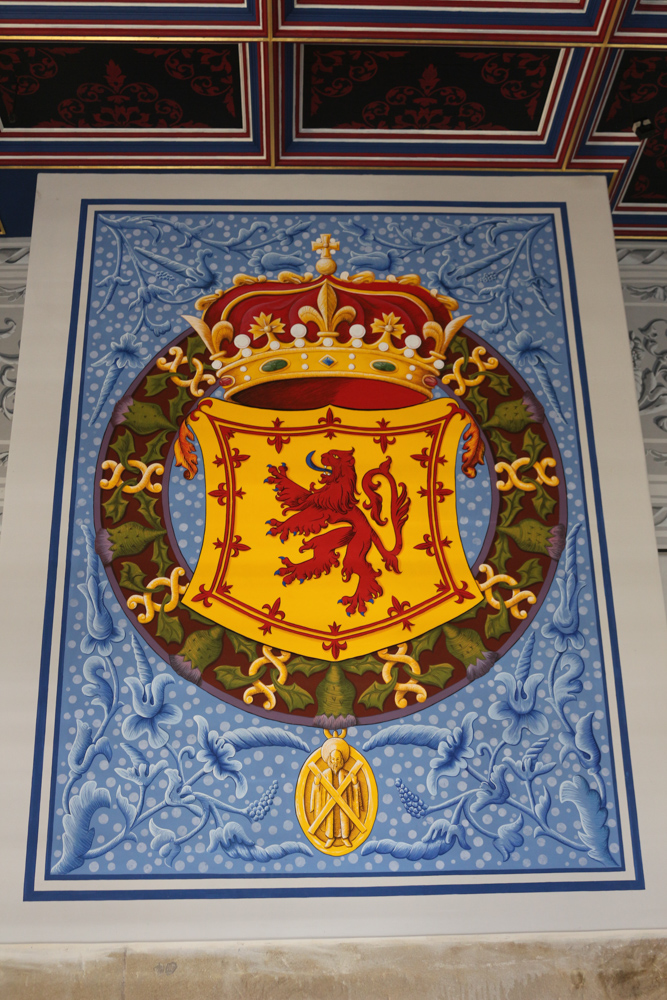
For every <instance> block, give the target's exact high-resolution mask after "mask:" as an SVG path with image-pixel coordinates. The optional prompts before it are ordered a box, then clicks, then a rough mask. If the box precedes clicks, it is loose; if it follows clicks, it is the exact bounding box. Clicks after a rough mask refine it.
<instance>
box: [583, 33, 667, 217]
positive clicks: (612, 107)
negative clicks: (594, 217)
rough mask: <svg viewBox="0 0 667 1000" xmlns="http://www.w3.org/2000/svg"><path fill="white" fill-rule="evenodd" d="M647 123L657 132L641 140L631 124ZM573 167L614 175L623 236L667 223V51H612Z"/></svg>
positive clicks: (613, 198)
mask: <svg viewBox="0 0 667 1000" xmlns="http://www.w3.org/2000/svg"><path fill="white" fill-rule="evenodd" d="M646 119H649V120H651V121H652V122H653V124H654V126H655V128H656V132H655V134H654V135H652V136H650V137H649V138H647V139H645V140H643V141H642V140H640V139H638V138H637V136H636V135H635V133H634V132H633V130H632V125H633V123H634V122H638V121H644V120H646ZM571 166H572V167H574V168H576V169H589V170H590V169H594V170H600V169H604V170H606V171H608V172H609V177H610V181H611V184H610V197H611V204H612V209H613V214H614V225H615V227H616V230H617V232H618V233H619V235H623V236H643V235H650V233H651V230H652V229H653V231H654V232H655V228H654V227H656V226H661V227H664V226H665V225H666V224H667V51H660V50H643V51H642V50H626V51H623V50H618V51H614V50H611V51H609V52H608V53H607V55H606V56H605V60H604V65H603V69H602V72H601V74H600V76H599V80H598V84H597V88H596V92H595V94H594V96H593V99H592V101H591V103H590V106H589V111H588V115H587V121H586V123H585V126H584V128H583V130H582V133H581V142H580V146H579V149H578V150H577V152H576V155H575V156H574V157H573V159H572V163H571Z"/></svg>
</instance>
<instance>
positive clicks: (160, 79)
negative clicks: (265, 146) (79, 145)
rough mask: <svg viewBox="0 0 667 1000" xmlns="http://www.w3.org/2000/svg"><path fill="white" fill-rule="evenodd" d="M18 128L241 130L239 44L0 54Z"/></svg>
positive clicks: (7, 113)
mask: <svg viewBox="0 0 667 1000" xmlns="http://www.w3.org/2000/svg"><path fill="white" fill-rule="evenodd" d="M0 98H1V99H2V107H1V109H0V117H1V118H2V120H3V122H4V123H5V124H6V125H10V126H13V127H14V128H17V129H47V128H56V129H129V128H140V129H148V128H157V129H167V128H178V129H181V128H187V129H195V128H196V129H224V130H233V131H237V132H239V131H241V130H242V129H243V127H244V126H243V110H244V109H243V93H242V88H241V75H240V66H239V50H238V46H236V45H218V46H211V45H208V46H187V47H175V46H171V47H169V46H130V45H99V46H91V45H89V46H83V45H80V46H74V45H63V46H38V47H37V46H4V47H0Z"/></svg>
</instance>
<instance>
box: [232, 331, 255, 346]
mask: <svg viewBox="0 0 667 1000" xmlns="http://www.w3.org/2000/svg"><path fill="white" fill-rule="evenodd" d="M250 344H251V340H250V337H249V336H248V334H247V333H237V334H236V336H235V337H234V345H235V346H236V347H250Z"/></svg>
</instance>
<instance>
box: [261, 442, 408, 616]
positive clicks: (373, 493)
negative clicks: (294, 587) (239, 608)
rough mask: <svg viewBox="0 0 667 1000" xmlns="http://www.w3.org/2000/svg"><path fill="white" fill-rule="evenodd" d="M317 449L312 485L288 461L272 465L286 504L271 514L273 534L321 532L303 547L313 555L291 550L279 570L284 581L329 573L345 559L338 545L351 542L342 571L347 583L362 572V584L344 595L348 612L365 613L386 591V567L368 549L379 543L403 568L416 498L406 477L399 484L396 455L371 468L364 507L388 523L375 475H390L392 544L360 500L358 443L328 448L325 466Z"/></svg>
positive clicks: (385, 556)
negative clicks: (295, 475)
mask: <svg viewBox="0 0 667 1000" xmlns="http://www.w3.org/2000/svg"><path fill="white" fill-rule="evenodd" d="M312 454H313V453H312V452H311V455H309V456H308V464H309V465H310V466H311V468H314V469H317V470H318V471H321V472H322V475H321V476H320V483H321V484H322V485H321V486H320V487H319V488H318V487H316V486H315V484H314V483H311V484H310V488H309V489H306V488H305V487H303V486H299V484H298V483H295V482H294V481H293V480H291V479H290V478H289V477H288V475H287V466H286V465H285V463H283V464H282V466H280V467H278V466H275V465H269V467H268V468H269V472H270V476H269V477H268V478H267V479H266V480H265V482H267V483H271V484H272V485H274V486H275V492H276V495H277V498H278V501H279V503H281V504H282V508H283V516H285V515H288V514H289V516H285V520H284V521H279V520H277V519H276V518H271V520H270V521H267V524H268V525H270V528H269V531H268V532H267V534H269V535H273V536H274V537H277V538H280V540H281V541H282V542H284V541H286V540H287V539H288V538H289V535H290V532H291V533H292V534H294V535H315V536H317V537H314V538H311V539H309V540H308V541H306V542H304V543H303V545H302V546H301V547H300V549H299V552H310V558H308V559H304V560H303V562H300V563H294V562H292V560H291V559H289V558H287V557H286V556H281V562H282V563H283V566H281V567H280V569H278V570H277V571H276V575H277V576H281V577H282V579H283V585H284V586H287V584H290V583H294V581H295V580H298V581H299V582H300V583H303V581H304V580H312V579H313V578H319V577H320V576H321V575H322V573H329V571H330V570H331V568H332V567H337V566H338V565H339V556H338V550H339V549H343V548H345V555H344V556H343V566H342V569H341V575H342V577H343V580H344V581H345V582H346V583H347V582H348V581H349V580H350V579H351V577H352V576H353V575H356V576H357V577H358V580H359V582H358V584H357V589H356V590H355V592H354V594H352V596H351V597H343V598H341V601H340V603H341V604H343V605H344V606H345V610H346V612H347V614H348V615H352V614H354V613H355V612H356V611H358V612H359V614H361V615H363V614H365V612H366V607H367V602H370V603H373V601H374V599H375V598H376V597H381V596H382V593H383V590H382V587H381V586H380V584H379V583H378V577H379V576H381V574H382V571H381V570H379V569H374V568H373V566H371V564H370V563H369V561H368V558H367V557H368V553H369V552H370V550H371V547H372V546H373V545H374V546H375V548H376V549H377V550H378V552H379V553H380V556H381V558H382V561H383V562H384V565H385V568H386V569H388V570H393V572H394V573H399V572H400V570H399V568H398V554H399V552H400V551H401V548H402V546H403V538H402V529H403V525H404V524H405V522H406V520H407V517H408V509H409V507H410V500H409V499H408V496H407V488H406V486H405V483H400V484H399V486H397V485H396V480H395V479H394V477H393V475H392V474H391V472H390V471H389V469H390V466H391V459H390V458H387V459H385V461H384V462H382V463H381V464H380V466H379V467H378V468H377V469H371V470H370V472H367V473H366V474H365V475H364V477H363V479H362V484H361V485H362V489H363V492H364V493H365V495H366V497H367V500H365V501H364V504H363V506H364V508H365V509H366V510H368V511H370V516H371V518H372V520H373V521H374V522H375V523H376V524H377V525H380V526H383V525H385V524H387V523H388V519H387V518H382V497H381V495H380V493H379V492H378V490H379V488H380V481H379V479H378V478H374V477H380V476H382V477H384V478H385V479H386V480H387V483H388V484H389V489H390V492H391V510H390V516H391V524H392V527H393V530H394V546H393V548H392V549H387V547H386V546H385V545H384V543H383V541H382V539H381V538H380V536H379V535H378V533H377V532H376V531H375V529H374V528H373V526H372V525H371V524H370V522H369V520H368V518H367V516H366V514H364V512H363V511H362V510H361V508H360V506H359V497H358V495H357V473H356V469H355V466H354V457H353V456H354V448H352V449H351V450H350V451H328V452H326V453H325V454H323V455H322V458H321V461H322V464H323V465H324V466H326V468H324V469H322V468H321V467H318V466H316V465H314V464H313V463H312ZM333 524H339V525H340V527H338V528H334V529H333V530H332V531H327V532H326V533H325V534H320V532H321V531H322V529H323V528H328V527H329V526H330V525H333Z"/></svg>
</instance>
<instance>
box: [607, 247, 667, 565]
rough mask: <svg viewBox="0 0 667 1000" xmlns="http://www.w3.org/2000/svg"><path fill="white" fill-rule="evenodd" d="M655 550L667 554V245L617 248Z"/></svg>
mask: <svg viewBox="0 0 667 1000" xmlns="http://www.w3.org/2000/svg"><path fill="white" fill-rule="evenodd" d="M617 258H618V264H619V270H620V274H621V284H622V288H623V301H624V304H625V311H626V316H627V321H628V332H629V335H630V345H631V353H632V364H633V368H634V374H635V387H636V391H637V402H638V405H639V412H640V417H641V424H642V433H643V437H644V452H645V455H646V467H647V473H648V479H649V487H650V491H651V503H652V507H653V519H654V523H655V529H656V539H657V542H658V548H660V549H663V550H667V245H665V243H663V242H657V241H656V242H653V243H649V242H647V243H643V242H642V243H641V244H640V245H639V246H637V245H634V244H625V243H622V242H619V243H617Z"/></svg>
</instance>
